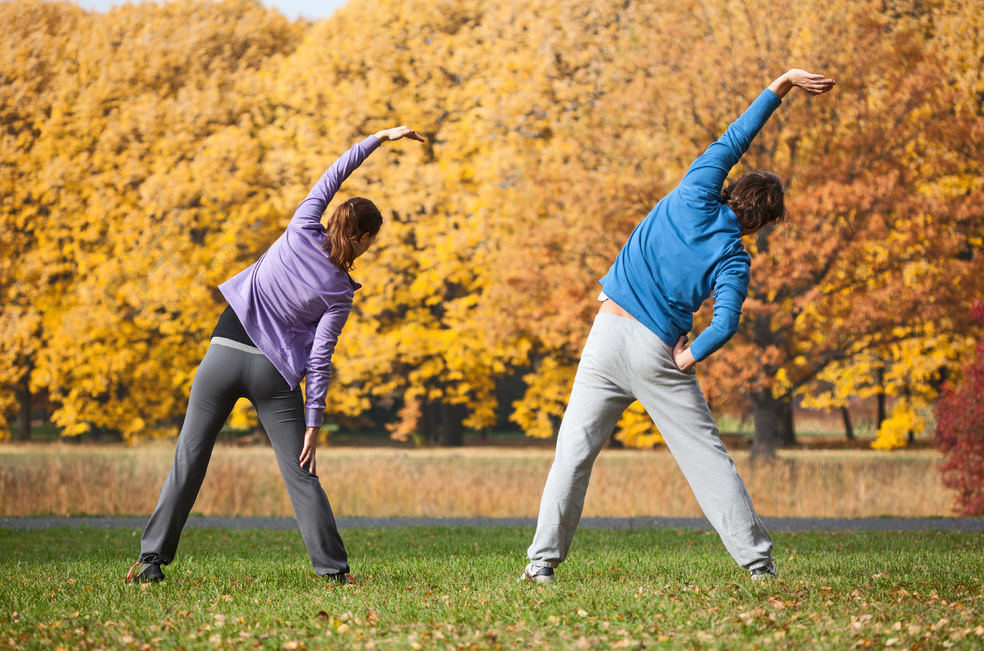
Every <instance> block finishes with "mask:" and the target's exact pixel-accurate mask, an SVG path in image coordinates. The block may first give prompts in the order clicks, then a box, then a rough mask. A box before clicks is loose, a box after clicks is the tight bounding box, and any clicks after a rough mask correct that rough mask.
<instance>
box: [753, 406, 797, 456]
mask: <svg viewBox="0 0 984 651" xmlns="http://www.w3.org/2000/svg"><path fill="white" fill-rule="evenodd" d="M752 404H753V405H754V407H755V413H754V414H753V416H754V419H755V437H754V439H753V442H752V456H753V457H756V458H772V457H775V455H776V447H778V446H784V445H792V444H794V443H795V442H796V435H795V433H794V431H793V406H792V404H791V403H790V402H789V401H785V400H777V399H775V398H773V397H772V392H771V391H770V390H768V389H766V390H764V391H760V392H758V393H756V394H755V395H753V396H752Z"/></svg>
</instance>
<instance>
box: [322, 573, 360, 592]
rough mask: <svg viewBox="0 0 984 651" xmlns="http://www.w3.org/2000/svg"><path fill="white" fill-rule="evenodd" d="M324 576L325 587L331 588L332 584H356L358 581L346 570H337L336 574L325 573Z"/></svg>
mask: <svg viewBox="0 0 984 651" xmlns="http://www.w3.org/2000/svg"><path fill="white" fill-rule="evenodd" d="M325 578H326V579H327V580H328V585H326V586H325V588H326V589H327V588H331V587H332V586H333V585H357V584H358V583H359V582H358V581H356V580H355V577H354V576H352V575H351V574H349V573H348V572H339V573H338V574H326V575H325Z"/></svg>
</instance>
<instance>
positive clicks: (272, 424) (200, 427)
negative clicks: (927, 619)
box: [140, 340, 349, 575]
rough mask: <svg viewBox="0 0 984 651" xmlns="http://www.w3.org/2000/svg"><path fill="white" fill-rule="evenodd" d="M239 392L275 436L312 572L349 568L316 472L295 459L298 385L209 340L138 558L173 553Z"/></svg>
mask: <svg viewBox="0 0 984 651" xmlns="http://www.w3.org/2000/svg"><path fill="white" fill-rule="evenodd" d="M253 350H255V349H253ZM239 398H247V399H248V400H249V401H250V402H252V403H253V406H254V407H256V412H257V414H258V415H259V417H260V422H261V423H262V425H263V428H264V429H265V430H266V432H267V436H269V437H270V442H271V443H273V449H274V451H275V452H276V455H277V464H278V465H279V466H280V474H281V475H283V478H284V483H285V484H286V485H287V493H288V494H289V495H290V502H291V504H292V505H293V507H294V515H295V517H296V518H297V524H298V526H299V527H300V530H301V536H303V538H304V544H305V545H306V546H307V550H308V554H309V555H310V557H311V564H312V565H313V566H314V571H315V572H317V573H318V574H320V575H325V574H337V573H339V572H348V571H349V567H348V554H346V552H345V546H344V545H343V544H342V539H341V537H340V536H339V535H338V528H337V527H336V526H335V517H334V515H332V512H331V506H330V505H329V504H328V496H327V495H325V491H324V489H322V488H321V482H320V481H319V480H318V477H317V476H316V475H312V474H311V473H309V472H308V471H307V470H305V469H303V468H301V465H300V461H299V460H298V458H299V457H300V454H301V446H302V445H303V442H304V400H303V398H302V396H301V390H300V388H297V389H291V388H290V387H289V385H288V384H287V381H286V380H284V378H283V376H281V375H280V373H279V372H278V371H277V369H276V368H275V367H274V366H273V364H271V363H270V360H268V359H267V358H266V357H265V356H264V355H263V354H262V353H260V352H259V351H256V352H247V349H242V350H240V349H237V348H232V347H229V346H228V345H219V344H217V343H216V341H215V340H213V341H212V343H211V345H210V346H209V348H208V352H207V353H206V354H205V358H204V359H203V360H202V363H201V365H200V366H199V367H198V370H197V371H196V372H195V379H194V381H193V383H192V385H191V395H190V397H189V398H188V412H187V414H186V415H185V421H184V425H183V426H182V427H181V433H180V434H179V435H178V445H177V449H175V451H174V464H173V465H172V466H171V472H170V473H169V474H168V476H167V479H166V480H165V481H164V486H163V488H161V496H160V499H159V500H158V501H157V508H156V509H154V514H153V515H152V516H150V521H149V522H147V528H146V529H144V533H143V537H142V538H141V539H140V560H141V561H142V562H144V563H159V564H161V565H166V564H168V563H170V562H171V561H173V560H174V554H175V551H176V550H177V548H178V539H179V538H180V537H181V530H182V529H183V528H184V525H185V522H186V521H187V519H188V514H189V513H191V507H192V506H194V504H195V499H196V498H197V497H198V490H199V489H200V488H201V486H202V480H204V479H205V470H206V469H207V468H208V462H209V459H210V458H211V456H212V448H213V447H214V445H215V439H216V437H217V436H218V434H219V431H220V430H221V429H222V426H223V425H224V424H225V422H226V419H227V418H228V417H229V413H230V412H231V411H232V408H233V406H234V405H235V404H236V401H237V400H238V399H239Z"/></svg>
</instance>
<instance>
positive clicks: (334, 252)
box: [325, 197, 383, 271]
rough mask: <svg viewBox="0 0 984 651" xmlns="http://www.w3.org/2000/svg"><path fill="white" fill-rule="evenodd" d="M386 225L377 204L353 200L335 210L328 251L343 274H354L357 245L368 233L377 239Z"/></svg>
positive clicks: (330, 220)
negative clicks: (353, 265)
mask: <svg viewBox="0 0 984 651" xmlns="http://www.w3.org/2000/svg"><path fill="white" fill-rule="evenodd" d="M382 225H383V215H382V214H381V213H380V212H379V208H377V207H376V204H374V203H373V202H371V201H369V200H368V199H363V198H362V197H353V198H351V199H349V200H348V201H346V202H345V203H343V204H342V205H340V206H339V207H338V208H335V212H333V213H332V214H331V217H330V218H329V219H328V232H327V233H325V251H327V252H328V258H329V259H330V260H331V261H332V262H334V263H335V264H336V265H338V268H339V269H341V270H342V271H351V270H352V263H354V262H355V258H356V246H357V245H358V244H359V242H360V240H361V239H362V236H363V235H365V234H366V233H369V234H371V235H372V236H373V237H375V236H376V234H377V233H379V229H380V228H381V227H382Z"/></svg>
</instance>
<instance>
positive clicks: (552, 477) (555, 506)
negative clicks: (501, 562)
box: [527, 314, 634, 567]
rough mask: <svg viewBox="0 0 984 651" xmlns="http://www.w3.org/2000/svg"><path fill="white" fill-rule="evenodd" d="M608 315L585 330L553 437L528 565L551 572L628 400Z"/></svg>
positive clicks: (560, 558) (568, 539)
mask: <svg viewBox="0 0 984 651" xmlns="http://www.w3.org/2000/svg"><path fill="white" fill-rule="evenodd" d="M612 319H620V317H615V316H611V315H607V314H606V315H599V317H598V318H597V319H596V320H595V323H594V325H593V326H592V328H591V333H590V334H589V335H588V340H587V342H586V343H585V346H584V351H583V352H582V353H581V362H580V363H579V364H578V367H577V375H576V376H575V378H574V387H573V388H572V389H571V397H570V400H569V401H568V404H567V410H566V411H565V412H564V419H563V421H562V422H561V425H560V432H559V433H558V435H557V451H556V453H555V456H554V462H553V466H552V467H551V468H550V474H549V475H548V476H547V483H546V485H545V486H544V488H543V497H542V499H541V500H540V514H539V517H538V519H537V524H536V534H535V535H534V537H533V544H532V545H530V548H529V550H527V555H528V556H529V559H530V561H531V562H532V563H534V564H535V565H539V566H544V567H557V565H558V564H559V563H561V562H562V561H563V560H564V559H565V558H567V553H568V551H569V550H570V547H571V541H572V540H573V539H574V532H575V531H576V530H577V526H578V523H579V522H580V521H581V511H582V510H583V508H584V495H585V493H586V492H587V490H588V480H589V479H590V478H591V469H592V467H593V465H594V462H595V459H596V458H597V457H598V453H599V452H601V449H602V448H603V447H604V445H605V442H606V441H608V437H609V436H611V434H612V431H613V430H614V429H615V425H616V424H617V423H618V419H619V417H620V416H621V414H622V412H623V411H625V408H626V407H628V406H629V405H630V404H631V403H632V401H633V400H634V398H633V397H632V396H631V395H629V393H628V392H627V391H625V390H624V389H622V388H621V387H620V386H619V381H620V373H618V365H619V355H618V353H617V349H618V347H619V345H620V343H621V338H620V337H619V336H618V332H617V328H614V327H613V326H616V325H617V323H612V321H611V320H612Z"/></svg>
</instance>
